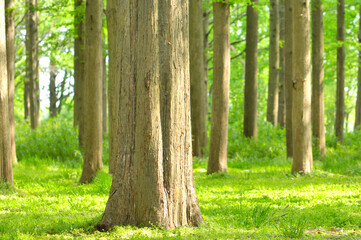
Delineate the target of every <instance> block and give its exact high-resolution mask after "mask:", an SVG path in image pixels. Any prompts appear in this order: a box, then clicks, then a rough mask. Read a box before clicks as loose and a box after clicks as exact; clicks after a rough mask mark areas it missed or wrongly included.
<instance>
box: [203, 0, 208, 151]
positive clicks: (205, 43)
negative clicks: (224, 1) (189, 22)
mask: <svg viewBox="0 0 361 240" xmlns="http://www.w3.org/2000/svg"><path fill="white" fill-rule="evenodd" d="M203 2H204V3H205V4H207V6H208V4H209V0H204V1H203ZM209 15H210V10H209V8H208V7H206V8H204V9H203V35H204V36H203V53H204V56H203V63H204V87H205V91H206V95H205V96H204V97H205V99H204V108H205V109H204V114H205V115H206V116H205V118H206V121H208V61H209V42H208V39H209V30H208V28H209ZM201 141H202V146H206V147H208V134H207V131H206V132H204V133H203V136H202V139H201Z"/></svg>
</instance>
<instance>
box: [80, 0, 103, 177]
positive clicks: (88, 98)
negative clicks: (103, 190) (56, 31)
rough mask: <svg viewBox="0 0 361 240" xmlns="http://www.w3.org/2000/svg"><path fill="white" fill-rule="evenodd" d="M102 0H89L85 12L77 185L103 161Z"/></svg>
mask: <svg viewBox="0 0 361 240" xmlns="http://www.w3.org/2000/svg"><path fill="white" fill-rule="evenodd" d="M102 14H103V4H102V0H88V1H87V2H86V9H85V22H86V24H85V99H84V100H85V101H84V108H85V115H84V121H85V132H84V134H85V135H84V137H85V138H84V164H83V172H82V175H81V178H80V183H89V182H91V181H92V180H93V178H94V177H95V176H96V173H97V171H98V170H100V169H101V168H102V167H103V161H102V139H103V134H102V126H103V125H102V118H103V115H102V81H103V80H102V78H103V72H102V69H103V41H102V39H103V38H102Z"/></svg>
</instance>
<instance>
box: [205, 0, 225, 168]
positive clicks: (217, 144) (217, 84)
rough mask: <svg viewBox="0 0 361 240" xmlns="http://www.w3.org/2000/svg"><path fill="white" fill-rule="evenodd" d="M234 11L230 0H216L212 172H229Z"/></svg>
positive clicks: (210, 166) (210, 155)
mask: <svg viewBox="0 0 361 240" xmlns="http://www.w3.org/2000/svg"><path fill="white" fill-rule="evenodd" d="M229 25H230V11H229V2H228V0H226V1H224V2H213V26H214V32H213V36H214V37H213V41H214V47H213V87H212V88H213V94H212V119H211V145H210V150H209V160H208V171H207V173H208V174H211V173H215V172H227V138H228V105H229V81H230V61H231V59H230V32H229Z"/></svg>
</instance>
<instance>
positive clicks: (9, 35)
mask: <svg viewBox="0 0 361 240" xmlns="http://www.w3.org/2000/svg"><path fill="white" fill-rule="evenodd" d="M14 7H15V2H14V0H5V9H6V10H5V25H6V56H7V73H8V94H9V121H10V123H9V124H10V141H11V159H12V162H13V164H16V163H17V159H16V144H15V119H14V93H15V83H14V78H15V9H14Z"/></svg>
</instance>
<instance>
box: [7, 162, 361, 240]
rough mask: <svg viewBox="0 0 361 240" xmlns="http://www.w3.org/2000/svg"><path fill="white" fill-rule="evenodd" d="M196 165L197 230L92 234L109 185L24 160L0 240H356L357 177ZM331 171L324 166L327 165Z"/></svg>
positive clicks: (359, 218) (360, 210) (276, 165)
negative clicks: (222, 170) (221, 170)
mask: <svg viewBox="0 0 361 240" xmlns="http://www.w3.org/2000/svg"><path fill="white" fill-rule="evenodd" d="M205 162H206V160H205V159H196V160H195V164H194V166H195V168H194V172H195V181H196V186H197V194H198V198H199V203H200V207H201V211H202V214H203V216H204V219H205V221H206V224H205V225H203V226H202V227H199V228H177V229H175V230H164V229H159V228H137V227H132V226H125V227H116V228H115V229H114V230H113V231H111V232H107V233H101V232H94V231H93V229H94V225H95V224H96V223H97V222H99V220H100V219H101V216H102V213H103V211H104V207H105V204H106V201H107V198H108V191H109V188H110V184H111V177H110V176H109V175H108V174H107V173H106V172H104V171H102V172H100V173H99V174H98V176H97V178H96V179H95V181H94V183H92V184H89V185H79V184H78V183H77V181H78V179H79V177H80V174H81V166H80V165H79V164H70V163H69V162H59V161H55V160H51V159H27V160H23V161H21V162H20V163H19V165H17V166H15V168H14V176H15V189H13V188H12V187H11V186H9V185H7V184H5V183H0V239H246V238H247V239H274V238H276V239H277V238H278V239H288V238H298V237H301V238H304V239H308V238H309V239H330V238H335V239H359V238H361V206H360V205H361V181H360V180H361V177H360V176H358V175H346V174H339V173H331V171H329V172H326V171H323V170H321V168H322V167H323V166H324V165H325V164H324V163H321V162H316V164H315V165H316V171H315V173H313V174H311V175H308V176H304V177H301V176H293V175H290V174H289V171H290V168H291V163H290V162H289V161H286V160H282V159H274V160H254V161H244V160H243V161H242V160H240V159H234V160H231V161H230V162H229V166H230V168H229V173H227V174H214V175H210V176H207V175H206V174H205V168H206V164H205ZM327 166H328V167H329V165H327Z"/></svg>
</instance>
